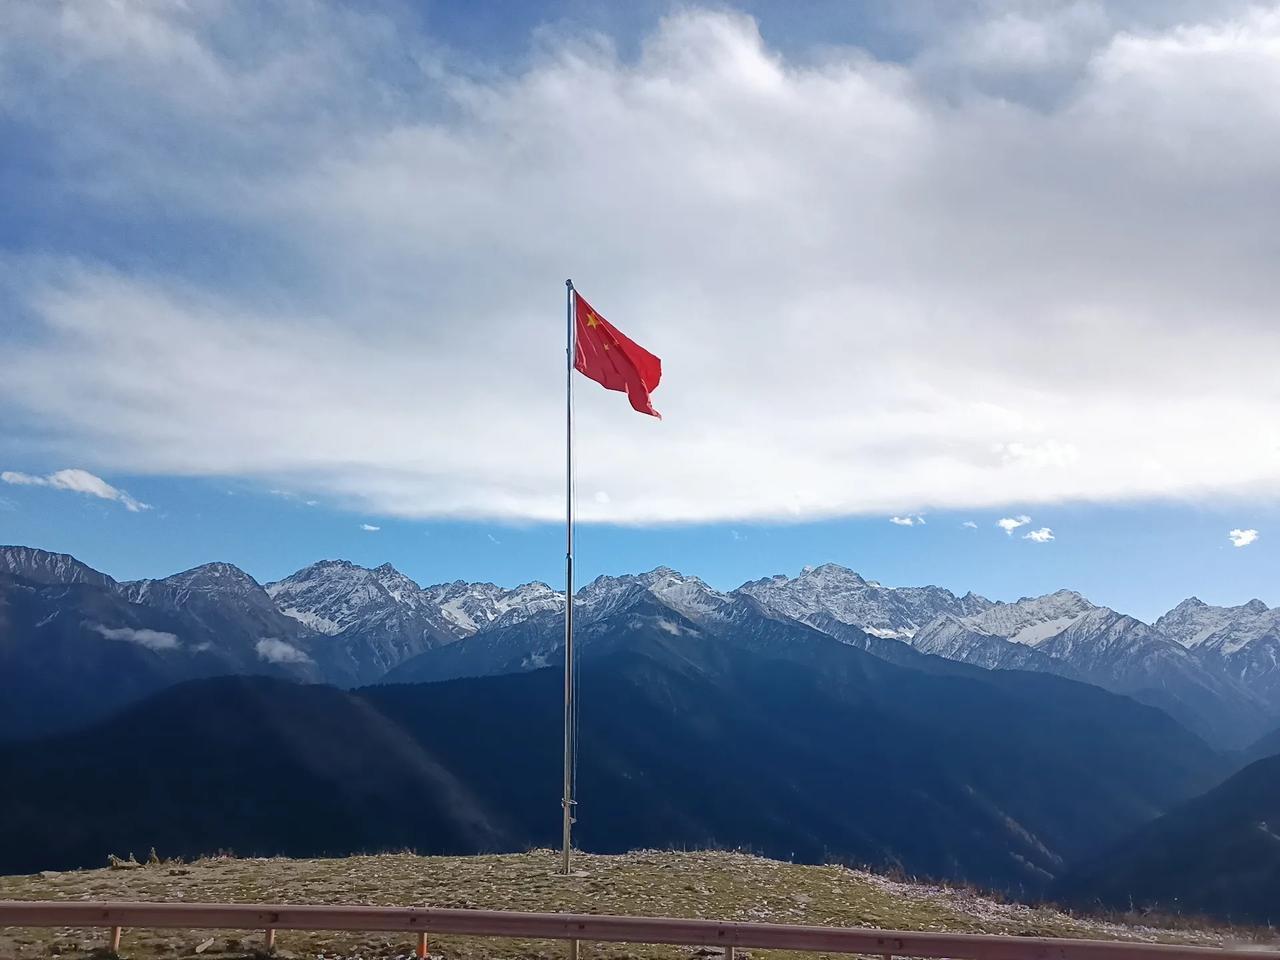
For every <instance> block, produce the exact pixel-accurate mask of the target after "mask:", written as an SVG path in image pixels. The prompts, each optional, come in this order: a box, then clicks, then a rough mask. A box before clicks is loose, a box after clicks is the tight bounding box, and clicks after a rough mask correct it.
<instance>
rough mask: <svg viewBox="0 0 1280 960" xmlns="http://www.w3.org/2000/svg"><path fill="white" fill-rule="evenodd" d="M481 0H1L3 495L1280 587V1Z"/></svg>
mask: <svg viewBox="0 0 1280 960" xmlns="http://www.w3.org/2000/svg"><path fill="white" fill-rule="evenodd" d="M480 6H481V5H470V4H466V5H464V4H450V3H430V2H428V3H412V4H410V3H405V4H397V3H394V2H379V3H359V4H356V3H339V2H329V3H321V2H313V0H278V2H269V3H249V2H229V0H210V2H208V3H200V4H187V3H179V2H176V0H175V2H163V0H114V2H111V3H100V4H86V3H57V2H43V0H30V2H24V0H17V2H12V3H7V4H4V5H3V7H2V8H0V142H3V143H4V144H5V148H4V149H3V150H2V151H0V204H2V205H3V209H4V211H5V216H4V217H3V218H0V357H2V358H3V375H2V376H0V541H7V542H17V543H25V544H30V545H33V546H40V547H45V548H49V549H59V550H65V551H68V552H71V553H74V554H75V555H76V556H79V557H81V558H82V559H84V560H86V561H87V562H90V563H93V564H94V565H95V566H98V567H99V568H101V569H103V570H105V571H107V572H109V573H112V574H113V575H116V576H119V577H138V576H158V575H164V574H167V573H171V572H174V571H176V570H178V569H182V568H185V567H189V566H192V565H194V564H197V563H201V562H205V561H208V560H215V559H217V560H229V561H232V562H235V563H238V564H240V565H241V566H243V567H244V568H245V569H246V570H248V571H249V572H250V573H252V574H253V575H254V576H256V577H258V578H259V579H261V580H269V579H273V578H276V577H279V576H283V575H285V574H287V573H289V572H291V571H292V570H293V569H296V568H298V567H300V566H302V565H304V564H306V563H308V562H311V561H313V560H316V559H319V558H322V557H334V556H342V557H347V558H349V559H352V560H356V561H357V562H364V563H371V564H372V563H381V562H383V561H386V560H389V561H391V562H393V563H395V564H396V565H397V566H398V567H400V568H401V569H403V570H404V571H405V572H406V573H408V574H410V575H411V576H413V577H415V578H416V579H418V580H420V581H421V582H435V581H439V580H445V579H454V578H464V579H489V580H494V581H496V582H500V583H507V584H514V583H517V582H522V581H526V580H530V579H535V578H537V579H543V580H546V581H547V582H550V583H553V584H558V583H560V582H562V573H561V572H560V567H561V563H562V560H561V556H562V552H563V543H562V540H563V529H562V523H563V510H564V493H563V484H564V476H563V471H564V450H563V426H564V411H563V404H564V392H563V391H564V385H563V378H564V368H563V361H564V353H563V351H564V342H563V337H564V291H565V288H564V279H565V278H566V277H572V278H573V279H574V281H575V283H576V285H577V286H578V288H579V289H580V290H581V291H582V292H583V294H584V296H586V297H587V298H589V299H590V301H591V303H592V305H593V306H594V307H595V308H596V309H597V310H599V311H600V313H601V314H603V315H604V316H605V317H607V318H609V319H610V320H611V321H612V322H613V323H614V324H616V325H617V326H618V327H620V328H621V329H622V330H624V331H625V332H626V333H627V334H628V335H630V336H631V337H633V338H634V339H635V340H637V341H638V342H640V343H641V344H643V345H645V346H646V347H648V348H649V349H650V350H652V351H653V352H654V353H656V354H658V355H659V356H661V357H662V358H663V365H664V378H663V382H662V384H661V386H660V387H659V388H658V391H657V392H656V393H655V395H654V403H655V405H656V406H657V408H658V409H659V410H661V411H662V413H663V419H662V420H661V421H657V420H653V419H651V418H647V417H640V416H637V415H635V414H634V413H633V412H632V411H631V410H630V408H629V406H628V405H627V403H626V401H625V398H623V397H621V396H620V395H618V394H615V393H608V392H606V391H603V390H601V389H599V388H598V387H597V386H596V385H595V384H592V383H589V382H588V381H585V380H580V381H579V383H578V385H577V391H576V400H575V404H576V423H577V428H576V449H577V457H578V461H577V462H578V468H577V476H576V485H577V491H578V496H577V502H578V512H579V517H580V519H581V526H580V532H579V545H578V562H579V570H580V571H581V572H582V573H584V574H586V575H588V576H590V575H594V574H596V573H601V572H609V573H617V572H624V571H627V570H636V569H647V568H649V567H652V566H655V565H658V564H663V563H665V564H668V565H671V566H675V567H678V568H680V569H683V570H685V571H686V572H690V573H696V574H699V575H701V576H703V577H704V578H705V579H707V580H708V581H709V582H711V583H712V584H713V585H715V586H719V587H733V586H737V585H738V584H739V583H741V582H742V581H744V580H747V579H751V578H754V577H758V576H764V575H769V574H773V573H778V572H786V573H795V572H797V571H798V570H799V569H800V568H801V567H802V566H803V565H805V564H810V563H822V562H827V561H834V562H839V563H844V564H846V565H849V566H852V567H854V568H855V569H858V570H859V571H860V572H862V573H863V574H864V575H866V576H868V577H872V578H875V579H879V580H881V581H882V582H885V583H890V584H915V583H926V582H930V583H939V584H941V585H944V586H948V587H951V588H952V589H956V590H959V591H964V590H969V589H973V590H975V591H977V592H980V593H983V594H985V595H987V596H991V597H993V598H996V599H1016V598H1017V597H1019V596H1023V595H1032V594H1035V593H1041V592H1045V591H1048V590H1052V589H1056V588H1058V587H1071V588H1075V589H1079V590H1081V591H1083V592H1085V593H1086V594H1087V595H1088V596H1090V597H1091V598H1092V599H1094V600H1095V601H1097V602H1101V603H1107V604H1109V605H1111V606H1115V607H1117V608H1118V609H1121V610H1124V611H1125V612H1130V613H1134V614H1135V615H1139V616H1143V617H1145V618H1148V619H1149V618H1152V617H1154V616H1156V615H1158V614H1159V613H1160V612H1162V611H1163V610H1164V609H1167V608H1168V607H1170V606H1172V605H1173V604H1174V603H1176V602H1178V601H1179V600H1180V599H1182V598H1183V597H1186V596H1188V595H1192V594H1195V595H1198V596H1200V597H1201V598H1202V599H1205V600H1208V601H1210V602H1218V603H1241V602H1244V601H1246V600H1248V599H1251V598H1252V597H1260V598H1261V599H1263V600H1264V601H1266V602H1268V603H1271V604H1277V603H1280V562H1278V558H1280V552H1277V551H1278V550H1280V548H1275V547H1273V546H1272V542H1273V541H1274V540H1275V539H1276V538H1277V536H1280V524H1277V523H1276V522H1275V521H1276V519H1277V517H1278V516H1280V503H1278V502H1277V501H1278V498H1277V493H1278V492H1280V416H1278V414H1280V377H1277V376H1276V367H1277V362H1276V361H1277V358H1278V357H1280V324H1276V323H1275V321H1274V317H1273V313H1274V304H1275V303H1276V300H1277V298H1276V292H1277V291H1276V286H1277V280H1276V271H1275V270H1274V263H1275V262H1276V258H1277V253H1278V252H1280V251H1278V250H1277V247H1280V234H1277V232H1276V230H1275V229H1274V224H1275V223H1276V222H1277V218H1278V215H1280V108H1277V101H1276V98H1275V97H1274V94H1273V92H1274V90H1275V88H1276V85H1277V82H1278V81H1280V7H1277V6H1276V5H1274V4H1267V3H1255V4H1245V3H1236V2H1231V0H1223V2H1197V3H1194V4H1192V3H1181V2H1169V3H1161V4H1153V3H1128V2H1112V3H1102V2H1067V0H1064V2H1058V3H1052V2H1047V0H1046V2H1035V3H1029V2H1028V3H1017V2H1011V3H999V4H997V3H985V2H976V0H975V2H955V3H947V4H938V3H921V2H911V0H908V2H899V3H889V2H865V3H857V4H854V3H836V2H818V3H815V4H812V5H805V7H804V8H803V10H801V9H800V8H798V7H796V6H795V5H792V4H785V3H780V2H777V3H768V2H762V3H751V4H744V5H739V6H730V5H699V4H673V3H658V2H642V3H636V4H612V3H588V2H584V0H563V2H548V3H505V4H504V3H498V4H493V5H484V6H483V9H478V8H479V7H480ZM1024 517H1025V518H1027V519H1026V520H1025V522H1023V520H1022V518H1024ZM908 521H910V522H908ZM922 521H923V522H922ZM1002 522H1003V525H1002Z"/></svg>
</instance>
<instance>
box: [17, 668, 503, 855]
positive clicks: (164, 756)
mask: <svg viewBox="0 0 1280 960" xmlns="http://www.w3.org/2000/svg"><path fill="white" fill-rule="evenodd" d="M0 778H2V779H3V780H4V782H5V784H6V790H5V791H4V794H3V796H2V797H0V806H2V807H3V808H4V810H3V814H0V848H3V851H4V852H3V853H2V854H0V858H3V863H0V872H11V871H23V870H28V869H36V868H37V867H39V866H40V865H42V864H43V865H48V864H54V865H60V866H70V865H73V864H80V865H88V864H99V863H102V862H103V861H104V859H105V857H106V854H107V853H108V852H116V853H119V854H121V855H124V854H125V853H127V852H129V851H134V852H137V853H139V854H145V852H146V851H147V850H148V849H149V848H150V847H151V846H155V847H156V848H157V849H159V850H163V851H166V853H172V854H174V855H182V856H195V855H198V854H200V853H202V852H211V851H216V850H218V849H229V850H234V851H236V852H237V853H242V854H250V853H281V854H293V855H309V854H318V853H326V852H328V853H345V852H350V851H358V850H365V849H375V848H376V849H381V848H402V847H406V846H414V847H421V848H423V849H431V850H442V851H443V850H452V851H455V852H471V851H476V850H488V849H499V848H508V847H511V846H512V845H513V843H514V839H513V838H514V834H511V833H508V832H505V831H503V829H502V828H501V826H499V825H497V824H496V822H495V821H493V820H491V819H490V816H489V814H488V813H487V812H486V810H485V809H484V807H483V806H482V805H481V804H480V803H478V802H477V800H476V798H475V797H474V796H473V795H471V794H470V793H469V792H468V791H467V789H466V788H465V786H463V785H461V784H459V783H458V781H457V780H456V779H455V777H454V776H453V775H452V774H451V773H450V772H449V771H448V770H447V769H446V768H445V767H443V766H442V765H441V764H440V763H439V762H437V761H436V760H435V759H434V758H433V757H432V755H431V753H430V751H429V749H428V748H427V747H425V746H424V745H423V744H422V743H420V742H419V741H418V740H416V739H415V738H414V737H413V736H411V735H410V734H409V733H407V732H406V730H405V729H404V728H403V727H402V726H401V725H400V724H399V723H397V722H396V721H395V720H394V719H391V718H388V717H387V716H385V715H383V714H382V713H381V712H380V711H379V710H378V709H377V708H376V706H375V705H373V704H371V703H369V702H368V701H367V700H364V699H362V698H361V697H359V696H355V695H352V694H349V693H345V692H342V691H339V690H337V689H334V688H332V687H325V686H310V685H300V684H294V683H289V682H284V681H279V680H272V679H268V678H264V677H220V678H216V679H212V680H206V681H195V682H190V683H186V684H181V685H178V686H176V687H172V688H170V689H168V690H165V691H163V692H162V693H160V694H158V695H156V696H155V697H153V698H151V699H149V700H146V701H144V702H143V703H140V704H136V705H134V706H132V707H130V708H128V709H127V710H126V711H125V712H123V713H121V714H119V715H118V716H116V717H114V718H112V719H111V720H109V721H106V722H104V723H103V724H101V725H99V726H96V727H93V728H91V729H89V730H87V731H84V732H82V733H79V734H74V735H70V736H67V737H62V738H55V739H49V740H40V741H26V742H24V743H22V744H11V745H8V746H7V747H6V746H4V745H0Z"/></svg>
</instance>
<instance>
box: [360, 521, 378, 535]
mask: <svg viewBox="0 0 1280 960" xmlns="http://www.w3.org/2000/svg"><path fill="white" fill-rule="evenodd" d="M360 529H361V530H363V531H364V532H365V533H377V532H378V531H379V530H381V529H382V528H381V527H375V526H374V525H373V524H372V523H362V524H360Z"/></svg>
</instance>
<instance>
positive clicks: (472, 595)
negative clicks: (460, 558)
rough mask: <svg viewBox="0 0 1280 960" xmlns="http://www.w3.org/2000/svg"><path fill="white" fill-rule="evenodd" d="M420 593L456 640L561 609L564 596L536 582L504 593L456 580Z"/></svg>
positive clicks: (483, 585) (494, 588)
mask: <svg viewBox="0 0 1280 960" xmlns="http://www.w3.org/2000/svg"><path fill="white" fill-rule="evenodd" d="M422 593H423V596H424V597H425V598H426V599H427V601H428V602H429V603H430V604H431V605H433V606H434V607H435V608H437V609H438V610H439V611H440V615H441V616H442V617H443V618H444V620H445V621H446V622H447V623H448V624H449V625H450V629H451V630H452V631H453V633H454V634H455V635H457V636H459V637H469V636H471V635H472V634H474V633H478V632H479V631H481V630H487V629H489V628H490V627H492V626H495V625H496V624H498V623H503V624H514V623H519V622H520V621H522V620H525V619H528V618H529V617H531V616H533V615H534V614H535V613H540V612H542V611H544V610H563V609H564V596H563V594H561V593H559V592H558V591H555V590H552V589H551V588H550V587H549V586H547V585H546V584H545V583H541V582H539V581H533V582H532V583H524V584H521V585H520V586H518V587H516V588H515V589H513V590H507V589H505V588H503V587H499V586H497V585H496V584H493V583H467V582H466V581H465V580H455V581H454V582H453V583H440V584H435V585H434V586H430V587H426V588H424V589H423V591H422Z"/></svg>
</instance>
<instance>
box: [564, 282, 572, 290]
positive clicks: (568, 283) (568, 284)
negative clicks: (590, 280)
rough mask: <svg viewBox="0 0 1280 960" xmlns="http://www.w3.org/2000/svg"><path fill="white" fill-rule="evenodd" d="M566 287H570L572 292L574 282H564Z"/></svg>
mask: <svg viewBox="0 0 1280 960" xmlns="http://www.w3.org/2000/svg"><path fill="white" fill-rule="evenodd" d="M564 285H565V286H566V287H568V288H569V289H570V290H572V289H573V281H572V280H566V281H565V282H564Z"/></svg>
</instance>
